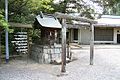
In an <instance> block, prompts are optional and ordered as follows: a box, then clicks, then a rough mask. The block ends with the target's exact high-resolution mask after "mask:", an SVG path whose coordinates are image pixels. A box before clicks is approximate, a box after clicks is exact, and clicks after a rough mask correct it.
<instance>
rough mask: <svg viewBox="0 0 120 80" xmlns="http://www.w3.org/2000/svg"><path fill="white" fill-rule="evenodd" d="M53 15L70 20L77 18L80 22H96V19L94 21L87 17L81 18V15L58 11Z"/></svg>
mask: <svg viewBox="0 0 120 80" xmlns="http://www.w3.org/2000/svg"><path fill="white" fill-rule="evenodd" d="M55 16H56V17H57V18H61V19H72V20H78V21H81V22H88V23H92V24H95V23H97V21H94V20H92V19H87V18H83V17H79V16H71V15H68V14H63V13H59V12H56V13H55Z"/></svg>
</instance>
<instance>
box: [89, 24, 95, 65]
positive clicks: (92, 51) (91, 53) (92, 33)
mask: <svg viewBox="0 0 120 80" xmlns="http://www.w3.org/2000/svg"><path fill="white" fill-rule="evenodd" d="M93 58H94V26H93V24H91V41H90V65H93Z"/></svg>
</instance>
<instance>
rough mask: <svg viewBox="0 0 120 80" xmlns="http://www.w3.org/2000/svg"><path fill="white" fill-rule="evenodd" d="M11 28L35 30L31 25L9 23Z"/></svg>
mask: <svg viewBox="0 0 120 80" xmlns="http://www.w3.org/2000/svg"><path fill="white" fill-rule="evenodd" d="M9 24H10V28H13V27H14V28H33V27H32V25H31V24H22V23H13V22H9Z"/></svg>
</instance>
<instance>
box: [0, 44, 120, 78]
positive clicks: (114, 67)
mask: <svg viewBox="0 0 120 80" xmlns="http://www.w3.org/2000/svg"><path fill="white" fill-rule="evenodd" d="M72 52H74V53H73V56H74V57H77V60H75V61H73V62H70V63H69V64H67V65H66V70H67V72H66V75H63V76H57V75H59V74H60V68H61V66H60V65H48V64H42V65H41V64H38V63H35V62H33V61H27V60H12V61H10V63H9V64H3V65H2V66H0V80H120V45H96V46H95V57H94V65H93V66H91V65H89V46H88V45H82V48H81V49H79V50H78V49H74V50H72Z"/></svg>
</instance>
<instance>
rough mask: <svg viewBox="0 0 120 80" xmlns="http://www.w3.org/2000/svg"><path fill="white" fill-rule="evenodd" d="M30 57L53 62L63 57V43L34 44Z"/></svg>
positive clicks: (43, 61) (39, 60)
mask: <svg viewBox="0 0 120 80" xmlns="http://www.w3.org/2000/svg"><path fill="white" fill-rule="evenodd" d="M30 58H32V59H33V60H35V61H36V62H38V63H51V62H54V61H55V60H57V59H61V45H55V46H51V47H49V46H42V45H36V44H34V45H32V47H31V54H30Z"/></svg>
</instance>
